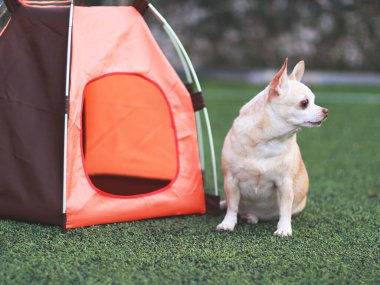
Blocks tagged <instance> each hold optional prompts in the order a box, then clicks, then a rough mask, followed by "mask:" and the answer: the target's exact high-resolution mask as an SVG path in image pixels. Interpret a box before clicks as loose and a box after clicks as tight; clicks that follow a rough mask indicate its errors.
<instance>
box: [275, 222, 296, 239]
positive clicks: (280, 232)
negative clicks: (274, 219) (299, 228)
mask: <svg viewBox="0 0 380 285" xmlns="http://www.w3.org/2000/svg"><path fill="white" fill-rule="evenodd" d="M274 235H275V236H278V237H288V236H291V235H292V226H291V225H290V224H289V225H286V224H285V225H278V227H277V231H275V232H274Z"/></svg>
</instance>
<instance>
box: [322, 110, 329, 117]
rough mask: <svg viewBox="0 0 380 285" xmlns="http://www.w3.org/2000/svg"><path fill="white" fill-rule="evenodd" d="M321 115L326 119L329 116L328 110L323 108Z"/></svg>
mask: <svg viewBox="0 0 380 285" xmlns="http://www.w3.org/2000/svg"><path fill="white" fill-rule="evenodd" d="M322 113H323V115H325V117H327V116H328V115H329V109H326V108H323V109H322Z"/></svg>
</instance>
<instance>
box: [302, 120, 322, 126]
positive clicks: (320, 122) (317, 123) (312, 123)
mask: <svg viewBox="0 0 380 285" xmlns="http://www.w3.org/2000/svg"><path fill="white" fill-rule="evenodd" d="M322 122H323V121H318V122H310V121H308V122H306V123H307V124H310V125H313V126H320V125H321V124H322Z"/></svg>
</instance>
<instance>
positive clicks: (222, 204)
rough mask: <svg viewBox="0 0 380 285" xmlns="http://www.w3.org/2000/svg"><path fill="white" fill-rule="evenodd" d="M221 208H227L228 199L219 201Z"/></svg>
mask: <svg viewBox="0 0 380 285" xmlns="http://www.w3.org/2000/svg"><path fill="white" fill-rule="evenodd" d="M219 207H220V210H222V211H224V210H226V209H227V202H226V200H223V201H220V203H219Z"/></svg>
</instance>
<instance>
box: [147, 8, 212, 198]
mask: <svg viewBox="0 0 380 285" xmlns="http://www.w3.org/2000/svg"><path fill="white" fill-rule="evenodd" d="M148 8H149V10H150V11H151V12H152V14H153V15H154V16H155V17H156V19H157V20H158V21H159V22H160V23H161V24H162V26H163V27H164V29H165V31H167V33H169V34H170V36H169V37H170V38H173V40H174V41H175V42H176V43H177V45H178V48H179V49H180V51H181V53H182V55H183V57H184V59H185V60H186V63H187V66H188V67H189V69H190V72H191V75H192V77H193V80H194V84H195V87H196V90H197V91H198V92H201V91H202V88H201V85H200V83H199V80H198V77H197V74H196V73H195V70H194V67H193V65H192V63H191V61H190V58H189V56H188V54H187V52H186V50H185V48H184V47H183V45H182V43H181V41H180V40H179V38H178V37H177V35H176V33H175V32H174V30H173V29H172V28H171V26H170V25H169V23H168V22H167V21H166V20H165V18H164V17H163V16H162V15H161V14H160V13H159V12H158V10H157V9H156V8H155V7H154V6H153V5H152V4H151V3H149V4H148ZM203 114H204V117H205V121H206V127H207V133H208V138H209V143H210V152H211V162H212V168H213V176H214V193H215V195H216V196H218V195H219V191H218V178H217V172H216V160H215V150H214V142H213V138H212V131H211V125H210V120H209V117H208V112H207V108H204V109H203Z"/></svg>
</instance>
